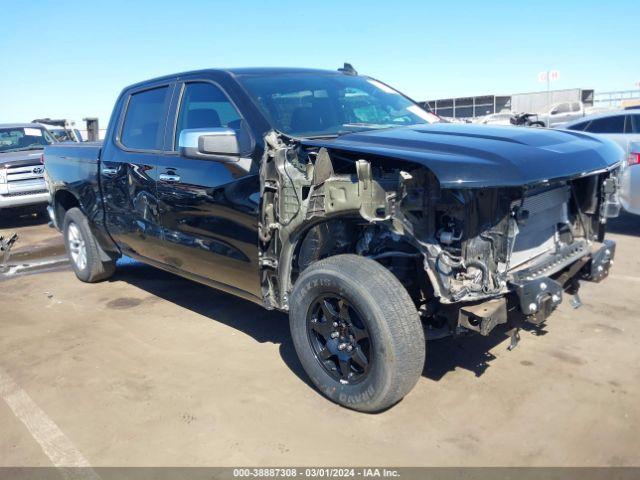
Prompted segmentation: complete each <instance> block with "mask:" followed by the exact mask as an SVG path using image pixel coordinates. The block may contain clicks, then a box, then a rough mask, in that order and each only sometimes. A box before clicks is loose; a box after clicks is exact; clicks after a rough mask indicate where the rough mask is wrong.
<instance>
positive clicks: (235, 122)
mask: <svg viewBox="0 0 640 480" xmlns="http://www.w3.org/2000/svg"><path fill="white" fill-rule="evenodd" d="M240 121H241V117H240V114H239V113H238V111H237V110H236V108H235V107H234V106H233V104H232V103H231V101H230V100H229V99H228V98H227V96H226V95H225V94H224V92H223V91H222V90H220V88H218V87H217V86H215V85H213V84H211V83H207V82H194V83H187V84H186V85H185V88H184V93H183V95H182V104H181V105H180V112H179V114H178V123H177V126H176V138H175V144H176V146H177V145H178V139H179V138H180V132H182V130H186V129H191V128H220V127H227V128H233V129H234V130H239V129H240V123H241V122H240Z"/></svg>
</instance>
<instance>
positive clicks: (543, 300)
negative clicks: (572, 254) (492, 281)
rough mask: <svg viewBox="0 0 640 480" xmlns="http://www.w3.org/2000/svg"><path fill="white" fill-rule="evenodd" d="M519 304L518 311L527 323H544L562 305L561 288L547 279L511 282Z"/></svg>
mask: <svg viewBox="0 0 640 480" xmlns="http://www.w3.org/2000/svg"><path fill="white" fill-rule="evenodd" d="M511 285H512V287H513V289H514V290H515V292H516V295H517V296H518V300H519V302H520V310H521V312H522V313H523V315H524V316H525V319H526V321H527V322H529V323H533V324H534V325H540V324H542V323H544V321H545V320H546V319H547V317H548V316H549V315H551V312H553V310H555V309H556V307H557V306H558V305H560V303H562V286H561V285H560V284H559V283H558V282H556V281H555V280H552V279H551V278H549V277H540V278H537V279H535V280H528V281H515V282H511Z"/></svg>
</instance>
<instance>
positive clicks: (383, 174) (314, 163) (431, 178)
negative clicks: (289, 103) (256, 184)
mask: <svg viewBox="0 0 640 480" xmlns="http://www.w3.org/2000/svg"><path fill="white" fill-rule="evenodd" d="M415 131H417V130H414V132H415ZM423 133H425V132H423ZM414 134H415V133H414ZM374 135H375V134H374ZM361 137H363V138H365V139H366V140H367V141H368V140H369V137H367V134H364V135H361ZM362 142H363V139H362V138H361V139H359V140H358V142H355V141H354V142H347V141H346V140H338V141H320V140H315V141H304V140H298V139H293V138H290V137H288V136H286V135H283V134H279V133H277V132H275V131H271V132H269V133H268V134H267V135H266V137H265V145H266V148H265V154H264V158H263V161H262V164H261V171H260V181H261V192H262V200H261V215H260V219H259V237H260V242H259V255H260V265H261V282H262V288H263V298H264V302H265V305H266V306H267V307H268V308H275V309H280V310H285V311H286V310H288V309H289V303H288V302H289V295H290V292H291V290H292V287H293V285H294V284H295V282H296V279H297V278H298V277H299V276H300V274H301V273H302V272H303V271H304V270H305V269H306V268H307V267H309V266H310V265H311V264H313V263H314V262H316V261H318V260H320V259H322V258H325V257H329V256H333V255H338V254H342V253H355V254H357V255H361V256H364V257H369V258H371V259H374V260H376V261H377V262H379V263H380V264H382V265H384V266H385V267H386V268H388V269H389V270H390V271H391V272H392V273H393V274H394V275H395V276H396V277H397V278H398V279H399V280H400V282H401V283H402V284H403V285H404V287H405V288H406V290H407V292H408V293H409V294H410V296H411V298H412V299H413V301H414V303H415V305H416V308H417V310H418V311H419V313H420V315H421V317H422V319H423V323H424V324H425V325H426V326H427V328H428V330H432V331H438V332H446V333H447V334H449V333H453V334H456V333H460V332H465V331H476V332H478V333H480V334H482V335H488V334H489V333H490V332H491V330H493V328H494V327H495V326H497V325H499V324H503V323H511V324H513V325H514V326H518V325H520V324H521V323H522V322H523V321H528V322H531V323H533V324H541V323H542V322H544V321H545V320H546V318H547V317H548V316H549V314H550V313H551V312H552V311H553V310H554V309H555V308H556V307H557V306H558V305H559V304H560V303H561V302H562V298H563V293H565V292H566V293H569V294H571V295H575V297H574V300H575V299H577V298H578V297H577V293H578V288H579V281H580V280H592V281H600V280H602V279H603V278H605V277H606V276H607V274H608V272H609V269H610V267H611V264H612V263H613V257H614V253H615V244H614V243H613V242H611V241H609V240H604V225H605V223H606V220H607V218H610V217H613V216H616V215H617V214H618V211H619V208H620V207H619V203H618V200H617V163H616V162H614V161H609V160H607V161H605V162H604V164H603V165H598V168H595V169H594V168H586V169H583V170H579V171H576V172H573V173H572V174H570V175H567V174H566V173H567V172H561V175H559V176H550V175H549V176H546V177H547V178H531V179H529V181H526V180H519V179H516V178H511V177H509V172H508V171H506V170H505V171H504V172H502V173H503V174H504V176H505V177H506V178H510V179H509V181H507V182H498V181H491V179H488V178H487V177H488V176H489V175H482V174H479V173H477V172H478V171H479V170H476V171H475V173H474V172H471V173H470V172H469V171H466V174H467V177H465V176H464V175H462V174H458V175H456V170H457V169H464V168H465V165H464V164H460V163H456V162H455V161H452V159H450V169H451V170H443V168H446V167H445V166H444V165H445V162H440V163H438V162H436V163H435V164H434V165H433V166H432V165H430V161H429V156H430V155H433V154H434V153H433V148H434V147H433V146H431V148H432V150H431V151H428V150H427V151H425V150H424V148H423V146H422V145H421V146H420V148H422V149H423V152H422V153H421V156H420V158H421V161H416V160H415V159H416V158H417V157H416V154H415V151H410V152H409V153H407V151H403V150H402V149H397V148H396V149H397V152H398V154H397V155H394V154H392V152H391V149H389V148H388V145H385V147H384V148H377V147H376V148H375V149H374V148H369V147H366V148H365V147H363V146H362ZM610 152H613V153H612V154H617V153H618V152H617V151H613V150H611V151H610ZM436 153H437V152H436ZM439 153H440V154H441V153H442V152H439ZM450 153H451V152H449V154H450ZM465 154H466V155H468V154H469V152H466V153H465ZM474 168H476V169H477V168H480V167H477V166H476V167H474ZM482 168H484V167H482ZM444 171H446V172H448V173H447V174H446V175H445V174H443V172H444ZM458 173H460V172H458ZM469 174H471V175H476V176H478V177H480V178H475V179H472V180H471V181H468V180H469V177H468V175H469ZM500 174H501V173H500V172H497V173H495V175H500ZM456 178H457V180H456ZM460 178H466V179H467V180H466V181H460Z"/></svg>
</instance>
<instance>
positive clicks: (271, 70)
mask: <svg viewBox="0 0 640 480" xmlns="http://www.w3.org/2000/svg"><path fill="white" fill-rule="evenodd" d="M206 73H209V74H211V73H213V74H218V75H219V74H226V75H229V76H243V75H283V74H284V75H286V74H290V73H309V74H311V73H315V74H322V75H344V74H343V73H342V72H339V71H337V70H322V69H315V68H293V67H243V68H205V69H201V70H191V71H187V72H179V73H171V74H169V75H162V76H161V77H155V78H149V79H147V80H144V81H141V82H137V83H134V84H132V85H128V86H127V87H126V89H130V88H132V87H138V86H141V85H145V84H147V83H153V82H157V81H160V80H164V79H168V78H174V77H186V76H190V75H194V74H206Z"/></svg>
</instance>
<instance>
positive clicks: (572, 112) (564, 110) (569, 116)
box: [538, 102, 607, 127]
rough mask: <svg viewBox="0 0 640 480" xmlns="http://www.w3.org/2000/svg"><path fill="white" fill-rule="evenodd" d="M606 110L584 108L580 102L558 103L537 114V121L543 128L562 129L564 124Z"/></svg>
mask: <svg viewBox="0 0 640 480" xmlns="http://www.w3.org/2000/svg"><path fill="white" fill-rule="evenodd" d="M606 110H607V109H606V108H600V107H586V106H585V105H584V103H582V102H558V103H554V104H552V105H550V106H548V107H545V108H544V109H543V110H542V111H541V112H538V121H539V122H542V123H543V124H544V126H545V127H562V126H563V125H564V124H565V123H568V122H572V121H574V120H577V119H579V118H582V117H584V116H586V115H592V114H594V113H600V112H604V111H606Z"/></svg>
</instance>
